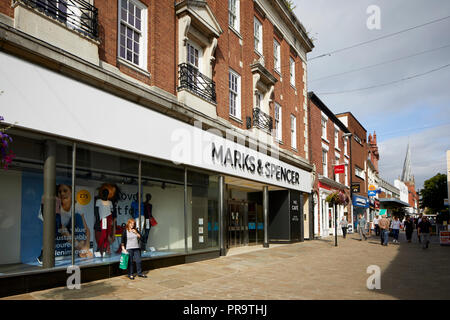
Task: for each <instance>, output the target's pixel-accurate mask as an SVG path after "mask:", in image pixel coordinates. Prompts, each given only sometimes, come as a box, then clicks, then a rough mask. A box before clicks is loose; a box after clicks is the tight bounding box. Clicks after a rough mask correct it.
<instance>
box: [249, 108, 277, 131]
mask: <svg viewBox="0 0 450 320" xmlns="http://www.w3.org/2000/svg"><path fill="white" fill-rule="evenodd" d="M253 126H254V127H257V128H260V129H262V130H267V131H269V132H271V131H272V129H273V118H272V117H271V116H269V115H268V114H267V113H265V112H263V111H261V109H259V108H254V109H253Z"/></svg>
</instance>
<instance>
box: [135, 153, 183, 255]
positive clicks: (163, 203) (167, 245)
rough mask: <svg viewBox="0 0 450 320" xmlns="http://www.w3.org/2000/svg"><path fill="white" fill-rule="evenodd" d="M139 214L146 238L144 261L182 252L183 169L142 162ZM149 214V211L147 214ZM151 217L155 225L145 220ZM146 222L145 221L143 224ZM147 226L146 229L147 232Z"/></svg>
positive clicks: (153, 162)
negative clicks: (141, 213)
mask: <svg viewBox="0 0 450 320" xmlns="http://www.w3.org/2000/svg"><path fill="white" fill-rule="evenodd" d="M141 173H142V178H141V183H142V199H143V200H142V201H143V202H144V203H143V204H141V206H142V207H141V208H142V209H141V211H144V212H146V214H145V215H144V217H143V218H141V219H143V220H142V222H141V223H142V224H143V228H142V229H143V230H144V235H145V233H146V230H145V229H148V230H147V231H148V237H147V239H146V240H147V241H146V243H144V246H145V252H144V253H143V255H142V256H143V257H149V256H150V257H154V256H160V255H165V254H170V253H184V252H185V248H186V246H185V228H184V226H185V223H184V168H182V167H176V166H173V165H169V164H167V163H162V162H157V161H151V162H150V161H144V160H143V161H142V168H141ZM149 210H150V211H149ZM150 216H151V217H153V218H154V220H155V221H156V223H157V225H155V226H151V224H148V223H147V222H146V220H147V219H148V218H149V217H150ZM144 219H145V220H144ZM147 226H148V228H147Z"/></svg>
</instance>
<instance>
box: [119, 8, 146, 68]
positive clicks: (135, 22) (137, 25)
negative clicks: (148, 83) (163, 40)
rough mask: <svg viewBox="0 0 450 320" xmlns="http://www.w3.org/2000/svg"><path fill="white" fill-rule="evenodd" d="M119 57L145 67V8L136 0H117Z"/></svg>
mask: <svg viewBox="0 0 450 320" xmlns="http://www.w3.org/2000/svg"><path fill="white" fill-rule="evenodd" d="M119 2H120V22H119V29H120V32H119V57H120V58H123V59H125V60H127V61H128V62H131V63H132V64H135V65H137V66H139V67H141V68H142V69H146V68H147V59H146V52H147V50H146V47H147V45H146V39H147V8H146V7H145V6H144V5H143V4H142V3H140V2H139V1H136V0H119Z"/></svg>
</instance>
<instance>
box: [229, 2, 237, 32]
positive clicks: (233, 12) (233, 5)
mask: <svg viewBox="0 0 450 320" xmlns="http://www.w3.org/2000/svg"><path fill="white" fill-rule="evenodd" d="M228 24H229V25H230V27H231V28H233V29H234V30H236V31H237V32H239V0H228Z"/></svg>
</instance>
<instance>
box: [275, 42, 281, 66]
mask: <svg viewBox="0 0 450 320" xmlns="http://www.w3.org/2000/svg"><path fill="white" fill-rule="evenodd" d="M273 66H274V67H273V68H274V70H275V71H276V72H278V73H281V45H280V43H279V42H278V41H277V39H273Z"/></svg>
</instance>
